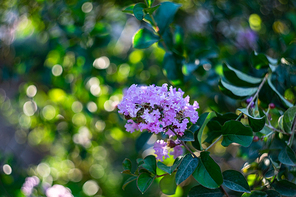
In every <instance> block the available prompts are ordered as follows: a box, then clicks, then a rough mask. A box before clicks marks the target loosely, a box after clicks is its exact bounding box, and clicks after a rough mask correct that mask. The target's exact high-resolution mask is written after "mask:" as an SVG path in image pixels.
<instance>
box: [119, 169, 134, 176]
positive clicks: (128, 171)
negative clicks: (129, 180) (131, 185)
mask: <svg viewBox="0 0 296 197" xmlns="http://www.w3.org/2000/svg"><path fill="white" fill-rule="evenodd" d="M121 173H122V174H128V175H133V174H132V173H131V171H130V170H123V171H122V172H121Z"/></svg>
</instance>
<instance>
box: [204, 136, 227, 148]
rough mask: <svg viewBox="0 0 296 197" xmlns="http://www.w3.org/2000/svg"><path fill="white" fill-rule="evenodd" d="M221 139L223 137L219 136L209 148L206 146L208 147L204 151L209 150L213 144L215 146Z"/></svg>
mask: <svg viewBox="0 0 296 197" xmlns="http://www.w3.org/2000/svg"><path fill="white" fill-rule="evenodd" d="M222 137H223V135H220V136H219V137H218V138H217V139H216V140H215V142H213V143H212V144H211V145H210V146H208V147H207V148H206V150H205V151H207V150H209V149H210V148H211V147H212V146H214V144H216V143H217V142H218V141H219V140H220V139H221V138H222Z"/></svg>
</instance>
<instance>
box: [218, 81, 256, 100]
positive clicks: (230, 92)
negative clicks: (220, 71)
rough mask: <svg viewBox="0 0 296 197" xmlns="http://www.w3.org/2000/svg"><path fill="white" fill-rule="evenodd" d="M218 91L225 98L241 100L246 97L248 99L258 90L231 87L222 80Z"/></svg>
mask: <svg viewBox="0 0 296 197" xmlns="http://www.w3.org/2000/svg"><path fill="white" fill-rule="evenodd" d="M219 88H220V90H221V91H222V92H223V93H225V94H226V95H227V96H230V97H232V98H234V99H243V98H246V97H250V96H252V95H253V94H255V93H256V91H257V90H258V88H242V87H237V86H234V85H231V84H229V83H227V82H225V81H224V80H223V79H222V80H220V82H219Z"/></svg>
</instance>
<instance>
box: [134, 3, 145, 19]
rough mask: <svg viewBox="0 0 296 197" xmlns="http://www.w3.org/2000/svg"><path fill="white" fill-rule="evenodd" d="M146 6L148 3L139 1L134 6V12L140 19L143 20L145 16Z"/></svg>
mask: <svg viewBox="0 0 296 197" xmlns="http://www.w3.org/2000/svg"><path fill="white" fill-rule="evenodd" d="M144 8H146V5H145V4H144V3H137V4H136V5H135V6H134V9H133V12H134V15H135V17H136V18H137V19H138V20H142V19H143V18H144V12H143V9H144Z"/></svg>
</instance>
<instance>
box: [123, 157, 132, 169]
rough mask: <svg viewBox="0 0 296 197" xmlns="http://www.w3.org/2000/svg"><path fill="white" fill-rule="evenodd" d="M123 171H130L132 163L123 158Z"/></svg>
mask: <svg viewBox="0 0 296 197" xmlns="http://www.w3.org/2000/svg"><path fill="white" fill-rule="evenodd" d="M122 166H123V170H132V162H131V160H129V159H128V158H125V159H124V160H123V162H122Z"/></svg>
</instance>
